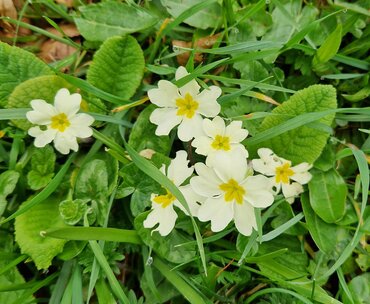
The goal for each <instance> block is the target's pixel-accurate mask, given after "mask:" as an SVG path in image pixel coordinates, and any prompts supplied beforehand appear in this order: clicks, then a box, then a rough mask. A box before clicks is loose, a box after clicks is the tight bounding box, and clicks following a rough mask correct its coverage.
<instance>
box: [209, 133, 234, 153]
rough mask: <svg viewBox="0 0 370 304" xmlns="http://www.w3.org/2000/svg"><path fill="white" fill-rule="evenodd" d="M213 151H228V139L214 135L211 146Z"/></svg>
mask: <svg viewBox="0 0 370 304" xmlns="http://www.w3.org/2000/svg"><path fill="white" fill-rule="evenodd" d="M211 146H212V148H213V149H215V150H225V151H229V150H230V138H229V137H227V136H221V135H216V137H215V140H214V141H213V143H212V144H211Z"/></svg>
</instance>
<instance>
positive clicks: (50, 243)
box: [15, 197, 67, 270]
mask: <svg viewBox="0 0 370 304" xmlns="http://www.w3.org/2000/svg"><path fill="white" fill-rule="evenodd" d="M58 206H59V199H58V198H57V197H54V198H48V199H46V200H44V201H43V202H41V203H39V204H38V205H36V206H34V207H33V208H32V209H30V210H28V211H26V212H25V213H23V214H21V215H20V216H18V217H17V218H16V219H15V239H16V241H17V243H18V245H19V247H20V248H21V252H22V253H24V254H28V255H29V256H30V257H31V258H32V260H33V261H34V262H35V264H36V267H37V269H39V270H41V269H47V268H49V266H50V265H51V262H52V259H53V258H54V257H55V256H56V255H57V254H59V253H60V252H62V250H63V246H64V244H65V243H66V240H62V239H54V238H45V237H42V236H41V235H40V232H41V233H42V231H46V230H47V229H51V228H62V227H66V226H67V225H66V224H65V223H64V221H63V219H62V218H61V216H60V215H59V209H58Z"/></svg>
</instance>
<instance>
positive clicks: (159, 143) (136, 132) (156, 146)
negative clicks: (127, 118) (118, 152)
mask: <svg viewBox="0 0 370 304" xmlns="http://www.w3.org/2000/svg"><path fill="white" fill-rule="evenodd" d="M155 108H156V107H155V106H154V105H150V106H148V107H146V108H145V109H144V110H143V111H142V112H141V113H140V115H139V117H138V118H137V120H136V122H135V124H134V126H133V128H132V131H131V133H130V138H129V140H128V143H129V145H131V146H132V147H133V148H134V149H135V150H136V151H138V152H140V151H142V150H144V149H152V150H154V151H156V152H160V153H162V154H166V155H167V154H168V153H169V151H170V149H171V139H170V137H169V136H156V135H155V130H156V128H157V126H156V125H154V124H152V123H151V122H150V121H149V117H150V115H151V114H152V112H153V110H154V109H155Z"/></svg>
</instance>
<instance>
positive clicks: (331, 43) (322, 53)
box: [312, 23, 342, 66]
mask: <svg viewBox="0 0 370 304" xmlns="http://www.w3.org/2000/svg"><path fill="white" fill-rule="evenodd" d="M341 41H342V24H340V23H339V24H338V26H337V27H336V29H335V30H334V31H333V32H332V33H331V34H330V35H329V36H328V37H327V38H326V40H325V41H324V43H323V44H322V45H321V46H320V48H319V49H318V50H317V52H316V54H315V57H314V58H313V61H312V63H313V65H314V66H315V65H317V64H320V63H325V62H328V61H329V60H330V59H331V58H333V57H334V56H335V55H336V54H337V52H338V50H339V46H340V43H341Z"/></svg>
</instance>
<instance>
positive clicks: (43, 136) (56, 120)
mask: <svg viewBox="0 0 370 304" xmlns="http://www.w3.org/2000/svg"><path fill="white" fill-rule="evenodd" d="M80 104H81V95H80V94H77V93H75V94H70V93H69V91H68V90H67V89H60V90H59V91H58V92H57V94H56V95H55V98H54V106H53V105H51V104H49V103H47V102H46V101H44V100H42V99H34V100H32V101H31V107H32V109H33V110H32V111H29V112H27V113H26V117H27V119H28V120H29V121H30V122H31V123H33V124H36V125H41V126H42V127H41V128H40V127H39V126H36V127H32V128H30V129H29V130H28V134H29V135H31V136H33V137H35V142H34V144H35V146H36V147H38V148H40V147H44V146H46V145H47V144H48V143H50V142H52V141H54V146H55V148H56V149H57V150H58V151H59V152H60V153H62V154H68V153H69V151H70V150H73V151H78V143H77V138H87V137H90V136H91V135H92V129H91V128H90V125H91V124H92V123H93V122H94V118H93V117H91V116H90V115H88V114H84V113H79V114H77V112H78V111H79V110H80Z"/></svg>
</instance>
